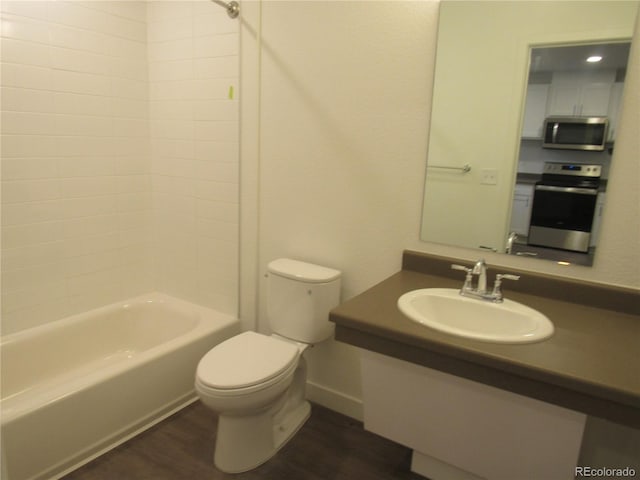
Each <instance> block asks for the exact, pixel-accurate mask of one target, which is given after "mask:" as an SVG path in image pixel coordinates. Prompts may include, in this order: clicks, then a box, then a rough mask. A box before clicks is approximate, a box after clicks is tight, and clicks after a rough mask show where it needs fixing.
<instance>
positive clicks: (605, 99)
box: [578, 82, 613, 117]
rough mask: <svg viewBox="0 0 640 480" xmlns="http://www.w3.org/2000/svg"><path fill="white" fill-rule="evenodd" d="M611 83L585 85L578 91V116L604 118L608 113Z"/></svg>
mask: <svg viewBox="0 0 640 480" xmlns="http://www.w3.org/2000/svg"><path fill="white" fill-rule="evenodd" d="M612 85H613V84H611V83H600V82H593V83H586V84H584V85H583V86H582V89H581V90H580V108H579V110H580V111H579V112H578V115H582V116H598V117H604V116H606V115H607V114H608V113H609V101H610V100H611V87H612Z"/></svg>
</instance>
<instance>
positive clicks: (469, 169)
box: [421, 0, 639, 265]
mask: <svg viewBox="0 0 640 480" xmlns="http://www.w3.org/2000/svg"><path fill="white" fill-rule="evenodd" d="M638 3H639V2H624V1H622V2H611V1H575V2H553V3H552V2H537V1H524V2H517V5H516V3H515V2H501V1H482V2H477V1H474V0H471V1H460V0H455V1H448V0H443V1H442V3H441V5H440V19H439V30H438V50H437V55H436V75H435V82H434V94H433V106H432V118H431V128H430V136H429V152H428V159H427V175H426V180H425V191H424V203H423V217H422V229H421V239H423V240H425V241H430V242H437V243H445V244H449V245H456V246H463V247H469V248H479V249H488V250H491V251H497V252H506V251H507V247H508V242H507V240H508V238H509V234H510V233H511V232H514V231H515V232H516V233H518V238H517V239H516V240H515V242H514V243H513V246H512V247H511V248H510V250H511V252H510V253H512V254H521V255H527V256H533V257H535V258H544V259H551V260H554V261H563V262H567V263H579V264H587V265H588V264H590V263H591V261H592V259H593V253H594V245H595V244H596V243H597V235H594V236H592V237H591V238H589V239H588V240H587V244H588V248H587V251H576V250H577V249H578V247H574V246H571V247H569V249H567V247H566V246H565V245H563V244H561V247H557V246H552V247H550V246H548V245H542V246H540V245H539V244H540V243H543V244H544V243H545V242H540V241H538V240H536V242H535V243H537V244H538V245H535V246H534V245H524V247H526V248H522V247H523V245H522V243H523V242H524V243H526V242H528V241H529V239H528V238H527V234H528V225H527V223H528V222H529V219H528V218H527V213H529V214H530V208H531V197H532V195H531V192H532V190H533V187H534V184H535V182H536V181H537V180H539V179H540V177H541V174H542V171H543V167H544V164H545V162H554V163H560V164H563V163H570V164H574V163H575V164H580V165H582V164H594V165H596V164H597V165H600V166H601V170H602V178H603V179H604V180H606V174H607V173H608V162H609V161H610V159H611V156H610V154H609V151H610V147H611V144H610V143H608V144H607V145H606V147H605V149H604V151H599V152H593V151H588V152H587V151H578V150H568V149H556V148H553V149H547V148H545V149H543V148H542V140H541V138H540V135H541V133H542V121H543V120H544V118H546V117H547V116H549V115H555V114H560V112H562V114H564V115H567V116H578V117H581V116H582V117H584V116H595V113H593V112H592V111H590V110H589V109H588V108H587V109H585V110H583V111H581V112H579V111H576V112H573V111H572V112H570V113H567V112H564V111H562V109H561V108H560V107H561V105H562V106H564V104H563V102H562V101H561V100H562V99H565V100H566V99H567V98H569V97H568V95H560V94H559V93H558V92H560V91H561V88H560V86H561V83H558V82H559V80H562V79H563V75H564V76H566V75H567V74H566V72H565V73H561V72H559V73H557V74H555V77H556V80H557V82H556V85H554V88H553V89H552V88H551V85H552V83H551V82H552V80H553V77H554V72H553V69H550V70H549V69H548V68H547V67H546V65H548V64H549V63H548V62H549V61H551V58H547V57H549V55H551V54H552V53H554V52H555V53H556V54H557V53H564V54H567V53H574V54H575V53H577V52H578V51H579V50H580V49H581V48H583V47H586V46H587V45H591V46H592V45H594V44H601V43H607V44H613V45H620V44H622V43H624V41H625V40H626V41H627V48H628V39H629V38H630V37H631V36H632V33H633V22H634V19H635V16H636V11H637V8H638ZM565 46H571V47H570V48H566V49H564V50H567V51H562V50H563V47H565ZM561 51H562V52H561ZM580 53H581V52H580ZM627 55H628V50H627ZM555 56H557V55H555ZM563 62H565V63H564V65H565V67H566V66H567V65H568V64H567V63H566V62H567V60H566V57H565V60H563ZM561 63H562V62H561ZM530 65H531V69H532V71H533V72H532V73H531V75H530V68H529V66H530ZM612 69H613V71H615V73H614V77H613V82H609V84H608V87H607V88H608V90H607V91H608V97H607V98H608V104H607V108H606V112H598V114H599V115H601V114H602V113H604V114H605V116H606V117H607V118H611V117H612V113H613V116H614V117H615V111H616V108H617V106H616V101H617V100H619V94H620V93H621V91H622V85H623V79H624V74H623V69H621V68H619V67H615V68H613V67H612ZM543 70H549V71H548V72H544V73H543ZM563 70H566V68H564V69H563ZM529 81H531V85H532V86H531V87H530V88H527V86H528V85H529ZM565 83H567V82H565ZM593 83H601V82H593ZM540 85H546V91H545V88H544V87H540ZM555 87H557V88H555ZM572 90H573V91H575V90H576V87H575V85H574V86H573V87H572ZM583 90H585V89H583ZM585 91H588V92H589V95H590V96H592V97H595V96H598V95H600V93H599V92H597V91H594V90H593V89H591V90H590V89H589V88H586V90H585ZM612 92H613V93H612ZM543 93H544V94H543ZM545 95H546V96H545ZM553 99H555V100H553ZM616 99H617V100H616ZM567 102H568V100H567ZM567 102H565V103H567ZM539 120H541V121H540V122H539V123H540V125H538V121H539ZM611 123H612V128H611V129H610V131H611V132H612V133H613V135H614V136H615V130H616V128H617V126H616V125H615V120H612V121H611ZM581 128H582V127H581ZM563 131H564V130H563ZM540 152H544V154H543V155H540ZM534 157H535V158H534ZM519 170H521V171H520V172H519ZM560 173H566V172H560ZM525 180H526V181H525ZM523 183H524V185H525V187H524V188H523V186H522V185H523ZM603 183H604V184H605V185H606V188H607V189H610V188H615V187H613V186H612V185H610V184H609V185H607V184H606V182H603ZM527 196H528V197H529V198H527ZM603 198H604V196H601V197H597V196H595V197H594V198H593V199H592V200H590V202H592V203H595V204H596V205H597V207H596V210H597V211H601V209H602V200H603ZM527 202H530V203H529V204H527ZM538 203H540V202H538ZM522 212H524V215H523V214H522ZM519 214H520V216H519ZM594 218H596V220H597V215H595V214H594ZM596 227H597V225H596ZM512 238H513V237H512ZM551 243H553V242H551ZM582 244H584V242H582ZM554 245H555V244H554ZM579 249H580V250H583V249H584V245H581V246H580V247H579Z"/></svg>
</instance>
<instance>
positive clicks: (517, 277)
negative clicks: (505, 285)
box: [496, 273, 520, 282]
mask: <svg viewBox="0 0 640 480" xmlns="http://www.w3.org/2000/svg"><path fill="white" fill-rule="evenodd" d="M502 279H504V280H520V275H511V274H510V273H498V274H497V275H496V282H499V281H501V280H502Z"/></svg>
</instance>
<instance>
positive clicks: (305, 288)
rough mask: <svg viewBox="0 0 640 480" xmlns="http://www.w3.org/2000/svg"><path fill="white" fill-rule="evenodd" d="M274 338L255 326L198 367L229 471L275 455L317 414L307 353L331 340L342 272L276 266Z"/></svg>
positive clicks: (222, 463)
mask: <svg viewBox="0 0 640 480" xmlns="http://www.w3.org/2000/svg"><path fill="white" fill-rule="evenodd" d="M268 272H269V275H268V280H267V283H268V286H269V289H268V292H267V304H268V305H267V310H268V317H269V323H270V326H271V328H272V330H273V332H274V333H273V334H272V335H263V334H260V333H256V332H253V331H247V332H244V333H241V334H239V335H236V336H235V337H232V338H230V339H228V340H226V341H224V342H222V343H220V344H219V345H217V346H215V347H214V348H212V349H211V350H210V351H209V352H208V353H207V354H206V355H205V356H204V357H203V358H202V359H201V360H200V363H199V364H198V368H197V371H196V379H195V388H196V392H197V393H198V396H199V397H200V400H201V401H202V402H203V403H204V405H206V406H207V407H209V408H211V409H212V410H214V411H215V412H217V413H218V432H217V436H216V444H215V452H214V463H215V465H216V467H217V468H218V469H220V470H222V471H223V472H227V473H240V472H245V471H248V470H251V469H253V468H255V467H257V466H259V465H261V464H262V463H264V462H266V461H267V460H269V459H270V458H271V457H273V455H275V454H276V452H277V451H278V450H279V449H280V448H281V447H282V446H283V445H284V444H285V443H286V442H287V441H288V440H289V439H290V438H291V437H293V435H294V434H295V433H296V432H297V431H298V430H299V429H300V428H301V427H302V425H303V424H304V422H305V421H306V420H307V419H308V418H309V415H310V412H311V406H310V404H309V402H308V401H307V400H306V399H305V385H306V362H305V359H304V357H303V353H304V351H305V350H306V349H307V348H308V347H309V346H311V345H313V344H315V343H319V342H321V341H324V340H326V339H327V338H329V337H330V336H331V335H332V333H333V325H332V324H331V323H330V322H329V321H328V314H329V310H330V309H331V308H333V307H334V306H335V305H337V304H338V300H339V288H340V282H339V280H340V272H339V271H338V270H333V269H330V268H326V267H320V266H318V265H313V264H309V263H305V262H299V261H296V260H290V259H279V260H274V261H273V262H271V263H270V264H269V266H268Z"/></svg>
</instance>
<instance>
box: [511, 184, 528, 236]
mask: <svg viewBox="0 0 640 480" xmlns="http://www.w3.org/2000/svg"><path fill="white" fill-rule="evenodd" d="M533 189H534V186H533V185H528V184H523V183H517V184H516V187H515V190H514V192H513V206H512V209H511V228H510V231H511V232H516V233H517V234H518V235H521V236H525V237H526V236H527V235H529V223H530V222H531V206H532V205H533Z"/></svg>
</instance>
